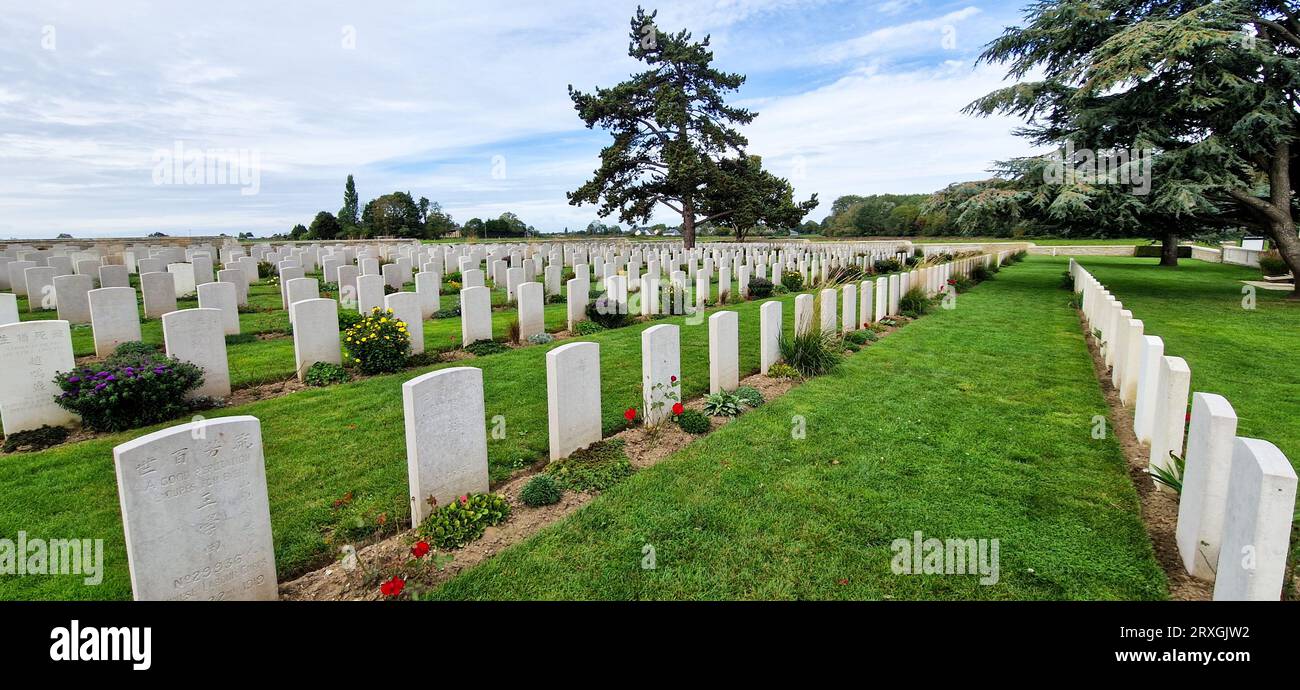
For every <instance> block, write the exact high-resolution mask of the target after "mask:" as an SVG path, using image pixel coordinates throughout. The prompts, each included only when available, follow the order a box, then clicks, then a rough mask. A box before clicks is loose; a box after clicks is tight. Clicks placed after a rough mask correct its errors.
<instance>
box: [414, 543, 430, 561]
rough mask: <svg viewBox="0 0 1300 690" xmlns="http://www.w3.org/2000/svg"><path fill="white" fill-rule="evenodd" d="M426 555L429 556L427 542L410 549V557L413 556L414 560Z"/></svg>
mask: <svg viewBox="0 0 1300 690" xmlns="http://www.w3.org/2000/svg"><path fill="white" fill-rule="evenodd" d="M428 554H429V542H427V541H422V542H418V543H417V544H416V545H415V546H412V547H411V555H412V556H415V557H416V558H424V557H425V556H427V555H428Z"/></svg>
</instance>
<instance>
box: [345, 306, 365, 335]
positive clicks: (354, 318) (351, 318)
mask: <svg viewBox="0 0 1300 690" xmlns="http://www.w3.org/2000/svg"><path fill="white" fill-rule="evenodd" d="M362 318H364V317H363V316H362V315H361V313H360V312H356V311H353V310H351V309H340V310H339V331H340V332H343V331H346V330H348V329H349V328H352V327H353V326H355V325H357V324H358V323H361V319H362Z"/></svg>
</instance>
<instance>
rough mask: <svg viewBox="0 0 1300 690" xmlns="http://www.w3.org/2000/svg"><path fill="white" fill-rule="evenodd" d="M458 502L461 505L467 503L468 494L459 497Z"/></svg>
mask: <svg viewBox="0 0 1300 690" xmlns="http://www.w3.org/2000/svg"><path fill="white" fill-rule="evenodd" d="M460 502H461V503H469V494H465V495H464V496H461V497H460Z"/></svg>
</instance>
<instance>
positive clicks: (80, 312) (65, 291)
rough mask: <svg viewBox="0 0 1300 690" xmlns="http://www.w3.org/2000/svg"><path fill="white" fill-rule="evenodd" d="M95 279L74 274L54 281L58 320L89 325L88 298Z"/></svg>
mask: <svg viewBox="0 0 1300 690" xmlns="http://www.w3.org/2000/svg"><path fill="white" fill-rule="evenodd" d="M94 287H95V279H94V278H91V277H90V276H79V275H76V274H68V275H61V276H59V277H57V278H55V279H54V294H55V300H56V301H57V303H58V309H59V318H60V319H62V320H64V321H67V322H68V323H90V296H89V295H88V294H87V293H89V292H90V291H91V290H93V289H94Z"/></svg>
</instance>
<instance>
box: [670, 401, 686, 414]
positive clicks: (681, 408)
mask: <svg viewBox="0 0 1300 690" xmlns="http://www.w3.org/2000/svg"><path fill="white" fill-rule="evenodd" d="M685 411H686V406H685V405H683V404H681V403H673V414H681V413H683V412H685Z"/></svg>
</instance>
